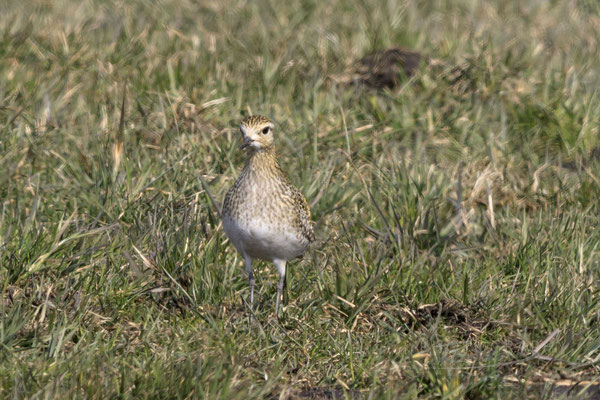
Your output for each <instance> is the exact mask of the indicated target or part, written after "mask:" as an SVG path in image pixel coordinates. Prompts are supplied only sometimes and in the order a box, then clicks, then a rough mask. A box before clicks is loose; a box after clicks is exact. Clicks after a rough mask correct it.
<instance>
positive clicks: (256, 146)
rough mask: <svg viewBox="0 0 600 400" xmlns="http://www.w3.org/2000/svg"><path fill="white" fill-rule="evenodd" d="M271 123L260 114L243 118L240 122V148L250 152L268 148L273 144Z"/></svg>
mask: <svg viewBox="0 0 600 400" xmlns="http://www.w3.org/2000/svg"><path fill="white" fill-rule="evenodd" d="M274 126H275V125H273V123H272V122H271V121H270V120H269V119H268V118H267V117H263V116H262V115H252V116H250V117H247V118H244V120H243V121H242V122H241V124H240V133H241V134H242V140H243V141H244V143H243V144H242V147H241V148H242V149H248V150H249V151H251V152H254V151H260V150H265V149H269V148H271V147H272V146H273V127H274Z"/></svg>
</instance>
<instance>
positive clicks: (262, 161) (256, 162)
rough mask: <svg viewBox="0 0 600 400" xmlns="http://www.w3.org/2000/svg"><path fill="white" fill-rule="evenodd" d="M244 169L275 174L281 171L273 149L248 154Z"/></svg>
mask: <svg viewBox="0 0 600 400" xmlns="http://www.w3.org/2000/svg"><path fill="white" fill-rule="evenodd" d="M244 169H246V170H251V171H257V172H274V171H278V170H279V169H280V167H279V163H278V162H277V154H276V153H275V149H274V148H273V147H268V148H266V149H260V150H255V151H252V152H248V158H246V164H245V166H244Z"/></svg>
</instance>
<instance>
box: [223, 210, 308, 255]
mask: <svg viewBox="0 0 600 400" xmlns="http://www.w3.org/2000/svg"><path fill="white" fill-rule="evenodd" d="M223 229H224V230H225V233H226V234H227V236H228V237H229V239H231V241H232V242H233V244H234V246H235V247H236V249H237V250H238V251H239V252H240V253H242V254H247V255H249V256H250V257H252V258H260V259H263V260H268V261H273V259H281V260H290V259H292V258H295V257H298V256H300V255H301V254H302V253H304V251H305V250H306V248H307V246H308V242H307V241H305V240H302V239H301V238H299V237H298V236H297V235H296V234H294V233H293V232H290V231H286V230H285V229H284V228H283V227H282V226H278V224H276V223H265V222H264V220H260V219H249V220H247V221H239V220H238V221H236V220H233V219H232V218H230V217H229V216H225V215H224V216H223Z"/></svg>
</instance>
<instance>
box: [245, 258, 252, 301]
mask: <svg viewBox="0 0 600 400" xmlns="http://www.w3.org/2000/svg"><path fill="white" fill-rule="evenodd" d="M244 260H246V273H247V274H248V283H250V310H252V309H254V273H253V272H252V258H250V257H248V256H247V255H244Z"/></svg>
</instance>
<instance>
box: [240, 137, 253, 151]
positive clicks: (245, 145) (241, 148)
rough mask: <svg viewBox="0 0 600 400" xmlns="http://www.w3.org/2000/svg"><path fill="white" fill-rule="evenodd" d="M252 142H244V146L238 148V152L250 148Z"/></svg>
mask: <svg viewBox="0 0 600 400" xmlns="http://www.w3.org/2000/svg"><path fill="white" fill-rule="evenodd" d="M252 142H254V140H252V139H249V140H247V141H244V144H243V145H241V146H240V150H244V149H245V148H246V147H248V146H250V144H251V143H252Z"/></svg>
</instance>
